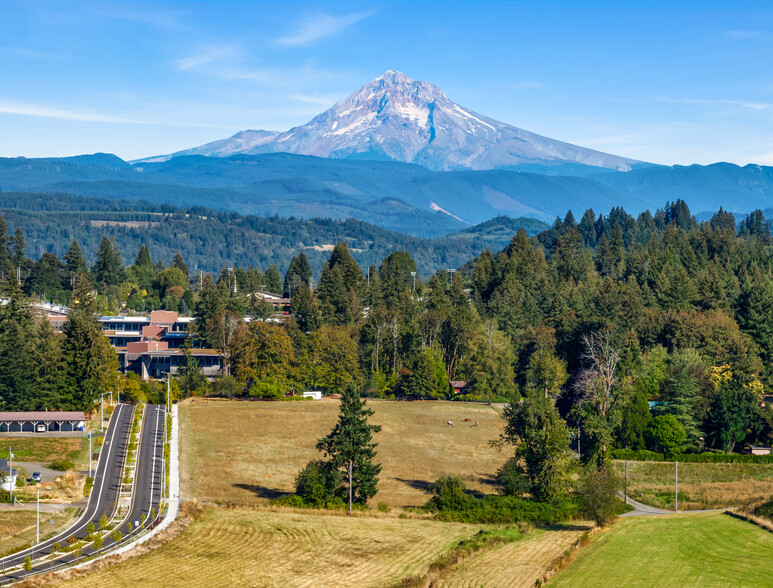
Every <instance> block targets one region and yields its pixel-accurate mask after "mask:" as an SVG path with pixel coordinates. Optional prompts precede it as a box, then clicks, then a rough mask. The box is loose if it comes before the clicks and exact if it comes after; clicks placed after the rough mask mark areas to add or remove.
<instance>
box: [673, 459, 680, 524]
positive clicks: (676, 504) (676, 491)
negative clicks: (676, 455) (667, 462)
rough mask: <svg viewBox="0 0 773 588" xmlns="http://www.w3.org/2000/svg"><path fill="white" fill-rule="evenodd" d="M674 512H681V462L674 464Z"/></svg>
mask: <svg viewBox="0 0 773 588" xmlns="http://www.w3.org/2000/svg"><path fill="white" fill-rule="evenodd" d="M674 475H675V477H674V512H679V462H678V461H675V462H674Z"/></svg>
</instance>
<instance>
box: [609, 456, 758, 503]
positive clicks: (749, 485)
mask: <svg viewBox="0 0 773 588" xmlns="http://www.w3.org/2000/svg"><path fill="white" fill-rule="evenodd" d="M615 467H616V469H617V472H618V474H620V475H621V476H622V475H623V474H624V472H625V462H624V461H617V462H615ZM628 493H629V495H630V496H631V497H632V498H634V499H635V500H639V501H640V502H643V503H645V504H650V505H652V506H658V507H661V508H666V509H673V508H674V463H673V462H652V461H629V462H628ZM771 495H773V464H754V463H680V464H679V509H680V510H703V509H710V508H726V507H730V506H740V505H743V504H746V503H748V502H752V501H755V502H756V501H761V500H767V499H768V498H770V496H771Z"/></svg>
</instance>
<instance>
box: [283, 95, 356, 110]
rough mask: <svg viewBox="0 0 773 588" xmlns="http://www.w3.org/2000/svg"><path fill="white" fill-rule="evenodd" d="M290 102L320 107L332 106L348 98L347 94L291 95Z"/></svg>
mask: <svg viewBox="0 0 773 588" xmlns="http://www.w3.org/2000/svg"><path fill="white" fill-rule="evenodd" d="M287 97H288V98H289V99H290V100H297V101H298V102H304V103H306V104H316V105H318V106H325V107H327V106H331V105H333V104H335V103H336V102H338V101H339V100H343V99H344V98H346V95H345V94H290V95H289V96H287Z"/></svg>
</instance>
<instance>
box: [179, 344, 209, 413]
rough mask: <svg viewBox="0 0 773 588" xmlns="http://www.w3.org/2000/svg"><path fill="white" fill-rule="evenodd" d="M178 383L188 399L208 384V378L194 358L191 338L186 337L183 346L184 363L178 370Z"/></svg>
mask: <svg viewBox="0 0 773 588" xmlns="http://www.w3.org/2000/svg"><path fill="white" fill-rule="evenodd" d="M177 381H178V383H179V384H180V391H181V392H182V394H183V396H184V397H186V398H187V397H188V396H193V395H194V394H195V393H196V392H197V391H199V390H201V389H202V388H203V387H204V386H205V385H206V383H207V379H206V377H204V374H202V373H201V369H200V368H199V362H198V361H196V358H195V357H193V351H192V350H191V338H190V337H186V339H185V344H184V345H183V361H182V364H180V367H179V368H178V370H177Z"/></svg>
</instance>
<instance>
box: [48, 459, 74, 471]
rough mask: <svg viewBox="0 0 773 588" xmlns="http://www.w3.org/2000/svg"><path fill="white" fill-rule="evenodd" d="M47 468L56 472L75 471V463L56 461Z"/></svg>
mask: <svg viewBox="0 0 773 588" xmlns="http://www.w3.org/2000/svg"><path fill="white" fill-rule="evenodd" d="M48 467H49V468H50V469H52V470H56V471H58V472H66V471H69V470H74V469H75V462H73V460H71V459H57V460H56V461H52V462H51V463H50V464H48Z"/></svg>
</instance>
